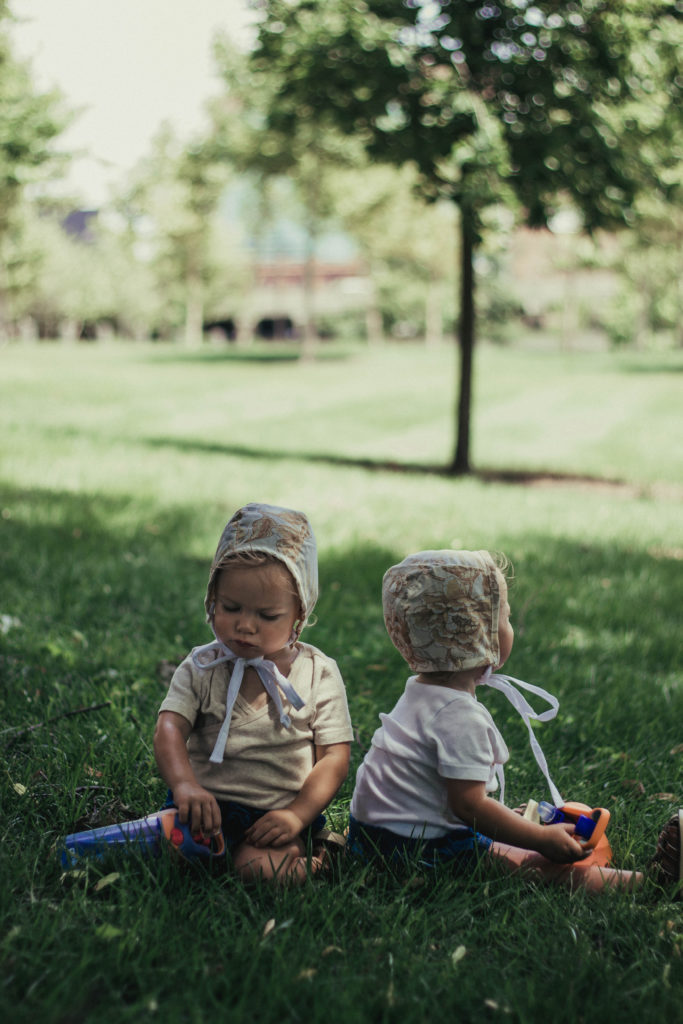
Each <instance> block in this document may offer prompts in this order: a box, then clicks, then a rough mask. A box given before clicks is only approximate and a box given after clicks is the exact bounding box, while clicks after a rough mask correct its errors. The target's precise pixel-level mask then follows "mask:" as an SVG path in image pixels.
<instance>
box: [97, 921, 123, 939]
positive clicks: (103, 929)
mask: <svg viewBox="0 0 683 1024" xmlns="http://www.w3.org/2000/svg"><path fill="white" fill-rule="evenodd" d="M123 934H124V931H123V929H122V928H115V927H114V925H113V924H101V925H100V927H99V928H97V929H96V931H95V935H96V936H97V938H98V939H104V940H105V941H106V942H109V941H110V940H111V939H118V938H120V937H121V936H122V935H123Z"/></svg>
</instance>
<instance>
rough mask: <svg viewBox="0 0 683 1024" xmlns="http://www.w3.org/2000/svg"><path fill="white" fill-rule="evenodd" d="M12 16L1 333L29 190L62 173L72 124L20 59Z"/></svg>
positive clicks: (1, 142)
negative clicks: (59, 147) (64, 142)
mask: <svg viewBox="0 0 683 1024" xmlns="http://www.w3.org/2000/svg"><path fill="white" fill-rule="evenodd" d="M10 17H11V15H10V14H9V12H8V8H7V4H6V3H5V2H4V0H0V332H3V331H4V330H5V329H6V323H7V319H8V315H7V309H6V305H7V293H8V289H9V288H10V287H11V285H12V282H11V281H10V280H9V279H8V268H10V267H11V268H12V273H13V274H16V271H17V269H18V267H17V262H18V261H20V260H21V244H20V238H19V235H20V227H21V213H20V207H21V201H22V198H23V196H24V192H25V190H26V187H27V186H29V185H33V184H35V183H36V182H38V181H40V180H41V178H44V177H45V175H46V173H47V172H48V171H50V172H52V173H55V172H56V170H58V168H59V164H60V157H59V156H58V155H57V154H56V153H55V150H54V146H53V144H54V141H55V139H56V138H57V136H58V135H59V134H60V133H61V132H62V131H63V130H64V128H66V126H67V124H68V121H69V120H70V115H68V114H67V112H66V110H65V109H64V107H63V103H62V98H61V96H60V94H59V93H58V92H57V91H51V92H46V93H40V92H37V91H36V89H35V87H34V84H33V81H32V77H31V70H30V66H29V65H28V63H26V62H22V61H18V60H16V59H15V58H14V56H13V54H12V50H11V46H10V42H9V39H8V35H7V31H6V28H7V24H8V21H9V18H10ZM65 159H66V157H65V156H64V155H63V154H62V156H61V162H62V163H63V162H64V160H65Z"/></svg>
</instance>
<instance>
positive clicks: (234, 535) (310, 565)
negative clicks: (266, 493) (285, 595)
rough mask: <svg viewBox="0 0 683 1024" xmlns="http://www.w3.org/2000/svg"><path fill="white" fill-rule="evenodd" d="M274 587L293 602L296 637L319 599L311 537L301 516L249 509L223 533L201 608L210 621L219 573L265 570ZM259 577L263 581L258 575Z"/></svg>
mask: <svg viewBox="0 0 683 1024" xmlns="http://www.w3.org/2000/svg"><path fill="white" fill-rule="evenodd" d="M268 566H270V567H271V569H273V570H274V571H273V572H271V573H270V576H271V577H272V579H273V582H274V584H275V585H279V584H281V586H282V588H283V590H291V591H293V592H294V594H295V595H296V597H297V602H298V606H299V614H298V615H297V621H296V624H295V627H294V632H295V636H296V637H298V636H299V635H300V633H301V630H302V629H303V628H304V626H305V625H306V620H307V619H308V617H309V615H310V614H311V612H312V611H313V608H314V606H315V602H316V601H317V599H318V559H317V549H316V543H315V537H314V535H313V530H312V529H311V526H310V523H309V522H308V519H307V518H306V516H305V515H304V514H303V512H296V511H294V510H293V509H288V508H279V507H277V506H275V505H261V504H257V503H252V504H249V505H245V506H244V507H243V508H240V509H238V510H237V512H235V514H234V516H233V517H232V518H231V519H230V521H229V523H228V524H227V526H226V527H225V529H224V530H223V533H222V535H221V539H220V541H219V542H218V547H217V549H216V554H215V555H214V559H213V563H212V565H211V572H210V573H209V582H208V586H207V589H206V597H205V599H204V606H205V608H206V613H207V617H208V620H209V621H212V618H213V611H214V605H215V601H216V588H217V585H218V583H219V579H220V577H221V573H222V570H223V569H228V568H234V569H239V570H240V571H244V570H245V569H249V568H250V567H251V568H256V569H257V568H259V567H260V568H261V569H263V568H266V569H267V567H268ZM279 570H282V571H279ZM260 575H263V573H262V572H261V573H260Z"/></svg>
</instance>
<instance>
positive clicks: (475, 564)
mask: <svg viewBox="0 0 683 1024" xmlns="http://www.w3.org/2000/svg"><path fill="white" fill-rule="evenodd" d="M382 606H383V609H384V621H385V623H386V627H387V631H388V633H389V636H390V638H391V642H392V643H393V645H394V647H396V649H397V650H398V651H399V653H400V654H401V655H402V656H403V658H405V660H406V661H407V662H408V665H409V666H410V668H411V669H412V670H413V671H414V672H458V671H462V670H465V669H472V668H478V667H480V666H482V667H483V666H488V665H492V666H494V667H495V666H497V665H498V662H499V660H500V648H499V644H498V616H499V610H500V581H499V570H498V569H497V567H496V564H495V562H494V561H493V559H492V557H491V555H490V554H489V553H488V551H450V550H444V551H420V552H418V553H417V554H415V555H409V556H408V557H407V558H405V559H404V560H403V561H402V562H401V563H400V564H399V565H394V566H392V568H391V569H388V570H387V572H386V573H385V575H384V580H383V583H382Z"/></svg>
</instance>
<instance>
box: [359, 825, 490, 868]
mask: <svg viewBox="0 0 683 1024" xmlns="http://www.w3.org/2000/svg"><path fill="white" fill-rule="evenodd" d="M490 846H491V840H490V839H488V838H487V837H486V836H483V835H481V833H480V832H474V831H473V830H472V829H471V828H466V827H463V828H459V829H454V830H453V831H452V832H447V833H446V835H445V836H439V837H438V838H437V839H420V838H419V837H418V838H415V839H413V838H411V837H410V836H400V835H398V834H397V833H396V832H392V831H391V830H390V829H388V828H382V827H381V826H380V825H367V824H365V823H364V822H361V821H356V819H355V818H354V817H353V815H351V817H350V824H349V836H348V840H347V844H346V849H347V851H348V852H349V853H350V854H351V855H353V856H356V857H359V858H360V859H362V860H364V861H366V862H368V861H371V860H377V859H379V860H384V861H386V862H387V863H388V864H391V865H393V866H396V867H399V866H410V865H419V866H420V867H423V868H435V867H437V866H438V865H439V864H449V863H453V866H454V867H456V868H458V869H464V868H467V867H469V866H471V865H472V864H473V863H476V860H477V858H478V857H479V856H481V855H483V854H486V853H488V850H489V848H490Z"/></svg>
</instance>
